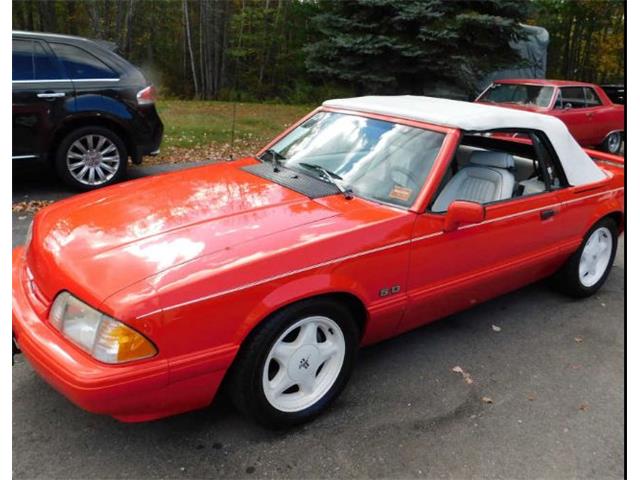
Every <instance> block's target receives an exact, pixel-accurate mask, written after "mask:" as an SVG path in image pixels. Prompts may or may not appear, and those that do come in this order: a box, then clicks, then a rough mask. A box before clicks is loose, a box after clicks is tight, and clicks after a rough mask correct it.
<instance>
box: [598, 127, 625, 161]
mask: <svg viewBox="0 0 640 480" xmlns="http://www.w3.org/2000/svg"><path fill="white" fill-rule="evenodd" d="M602 149H603V150H604V151H605V152H607V153H612V154H614V155H617V154H618V153H620V150H621V149H622V133H621V132H613V133H610V134H609V135H607V138H605V139H604V142H602Z"/></svg>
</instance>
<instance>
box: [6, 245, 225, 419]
mask: <svg viewBox="0 0 640 480" xmlns="http://www.w3.org/2000/svg"><path fill="white" fill-rule="evenodd" d="M12 277H13V288H12V293H13V295H12V296H13V303H12V323H13V333H14V335H15V338H16V340H17V342H18V345H20V350H21V351H22V353H23V355H24V356H25V358H26V359H27V361H28V362H29V363H30V364H31V365H32V366H33V368H34V370H35V371H36V372H37V373H38V374H39V375H40V376H41V377H42V378H44V380H45V381H46V382H47V383H49V384H50V385H51V386H53V387H54V388H55V389H56V390H58V391H59V392H60V393H61V394H62V395H64V396H65V397H67V398H68V399H69V400H71V401H72V402H73V403H75V404H76V405H78V406H79V407H81V408H83V409H85V410H88V411H90V412H93V413H99V414H106V415H111V416H113V417H115V418H117V419H119V420H122V421H127V422H139V421H147V420H152V419H156V418H160V417H165V416H168V415H174V414H177V413H181V412H184V411H188V410H192V409H195V408H201V407H204V406H206V405H208V404H209V403H210V401H211V399H212V397H213V394H214V393H215V390H216V389H217V387H218V385H219V383H220V381H221V380H222V377H223V373H224V372H216V373H217V375H214V376H213V377H212V376H210V375H203V376H199V377H197V379H198V380H199V381H200V382H203V381H206V382H207V385H206V386H207V387H208V388H203V385H193V383H194V382H193V380H196V379H193V380H192V381H191V382H175V383H170V382H169V366H168V362H167V360H165V359H162V358H160V359H157V358H156V359H149V360H145V361H140V362H132V363H131V364H125V365H107V364H104V363H102V362H99V361H97V360H95V359H93V358H92V357H91V356H89V355H88V354H87V353H85V352H84V351H82V350H80V349H79V348H78V347H76V346H75V345H73V344H72V343H70V342H69V341H68V340H67V339H65V338H64V337H62V335H60V333H59V332H58V331H57V330H55V329H54V328H53V327H52V326H51V325H50V324H49V323H48V321H47V320H46V318H47V314H48V306H47V305H44V304H43V303H42V301H41V300H40V298H39V297H38V296H37V295H36V294H35V292H34V291H33V290H32V288H31V286H30V281H29V279H28V278H27V276H26V273H25V266H24V253H23V248H22V247H19V248H16V249H15V250H14V251H13V273H12ZM198 386H199V388H197V387H198ZM198 391H199V392H203V391H207V395H202V393H200V395H198Z"/></svg>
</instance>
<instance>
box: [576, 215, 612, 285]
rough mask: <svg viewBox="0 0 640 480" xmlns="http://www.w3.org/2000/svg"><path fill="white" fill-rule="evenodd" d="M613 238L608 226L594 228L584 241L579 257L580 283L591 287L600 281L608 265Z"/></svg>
mask: <svg viewBox="0 0 640 480" xmlns="http://www.w3.org/2000/svg"><path fill="white" fill-rule="evenodd" d="M612 250H613V239H612V238H611V232H610V231H609V229H608V228H605V227H600V228H598V229H597V230H595V231H594V232H593V233H592V234H591V235H590V236H589V239H588V240H587V243H585V245H584V248H583V249H582V256H581V257H580V272H579V274H580V283H582V285H584V286H585V287H592V286H593V285H595V284H596V283H598V282H599V281H600V279H601V278H602V276H603V275H604V272H605V271H606V270H607V267H608V266H609V260H610V258H611V252H612Z"/></svg>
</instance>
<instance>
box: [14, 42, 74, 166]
mask: <svg viewBox="0 0 640 480" xmlns="http://www.w3.org/2000/svg"><path fill="white" fill-rule="evenodd" d="M12 72H13V78H12V87H13V88H12V90H13V92H12V93H13V99H12V100H13V102H12V103H13V105H12V107H13V108H12V110H13V122H12V135H13V148H12V157H13V158H14V159H16V160H19V159H26V158H39V157H42V156H44V155H46V153H47V152H48V149H49V145H50V141H51V136H52V134H53V131H54V129H55V128H56V126H57V125H58V123H59V122H60V120H61V119H62V118H63V117H64V116H65V115H66V114H67V113H68V111H70V110H72V108H73V105H72V103H73V94H74V89H73V84H72V83H71V81H70V80H69V79H68V78H66V76H65V74H64V73H63V69H62V67H61V65H60V64H59V62H58V61H57V60H56V59H55V57H53V55H52V54H51V51H50V50H49V48H48V46H47V44H46V43H45V42H41V41H39V40H33V39H30V38H21V37H17V38H16V37H14V38H13V70H12Z"/></svg>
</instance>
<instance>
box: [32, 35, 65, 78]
mask: <svg viewBox="0 0 640 480" xmlns="http://www.w3.org/2000/svg"><path fill="white" fill-rule="evenodd" d="M33 65H34V67H35V79H36V80H59V79H61V78H63V76H62V74H61V72H60V67H59V66H58V62H57V61H56V59H55V58H54V57H52V56H51V55H49V54H48V53H47V52H46V51H45V50H44V47H43V46H42V45H41V44H40V43H38V42H34V43H33Z"/></svg>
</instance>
